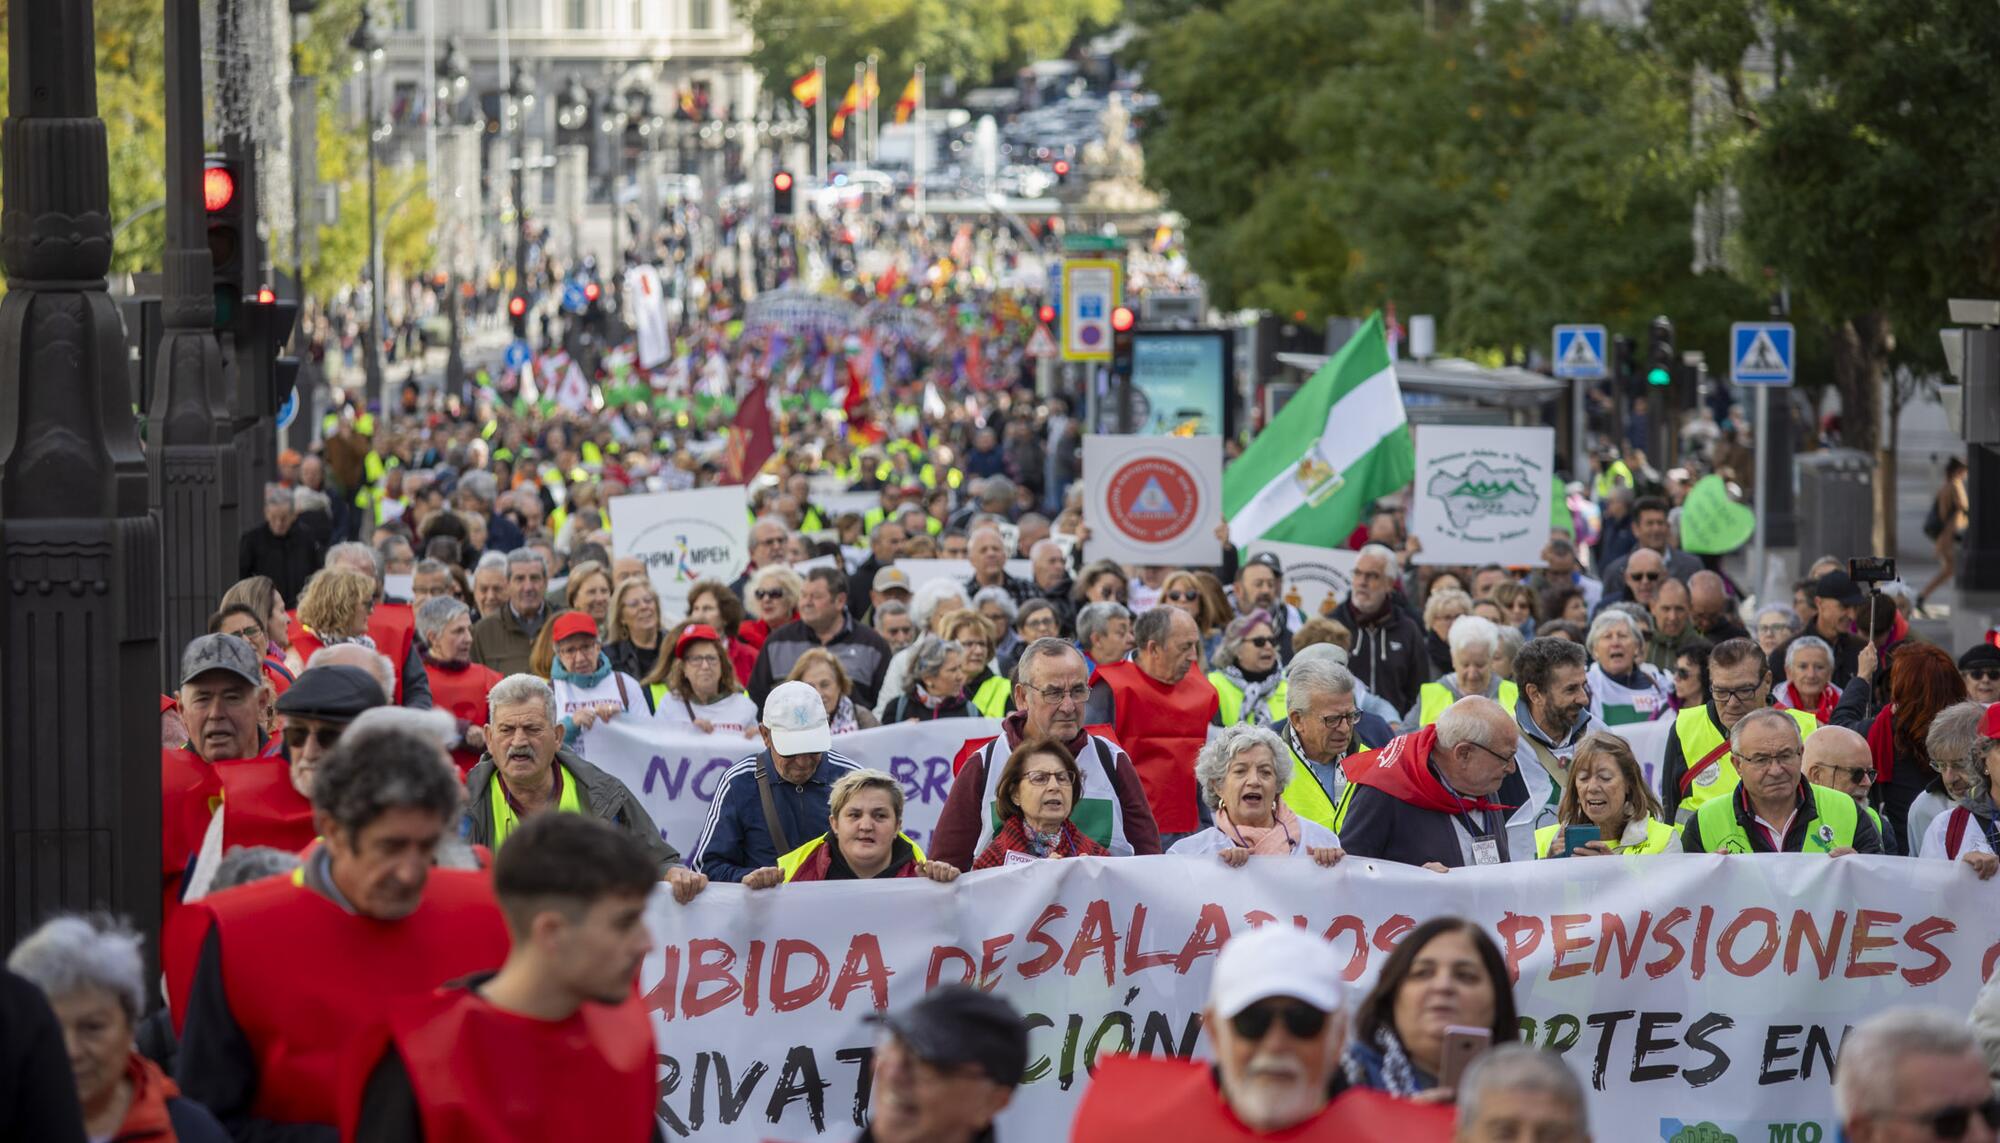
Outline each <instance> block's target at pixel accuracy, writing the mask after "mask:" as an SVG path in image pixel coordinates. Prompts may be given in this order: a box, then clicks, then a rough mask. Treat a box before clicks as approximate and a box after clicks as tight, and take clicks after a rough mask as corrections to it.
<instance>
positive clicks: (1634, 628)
mask: <svg viewBox="0 0 2000 1143" xmlns="http://www.w3.org/2000/svg"><path fill="white" fill-rule="evenodd" d="M1620 625H1623V626H1624V628H1625V630H1627V631H1630V632H1631V633H1632V638H1633V639H1635V640H1637V641H1638V644H1639V646H1640V648H1641V649H1642V650H1643V648H1644V647H1645V645H1646V633H1645V632H1644V631H1643V630H1641V629H1640V627H1639V621H1638V620H1637V619H1634V618H1632V617H1631V616H1630V615H1628V614H1626V613H1625V612H1623V611H1620V610H1619V609H1617V608H1615V607H1607V608H1605V609H1604V610H1603V611H1600V612H1598V613H1597V618H1595V619H1593V620H1591V621H1590V634H1588V635H1585V636H1584V637H1583V648H1584V650H1586V651H1588V652H1590V657H1591V658H1593V659H1595V658H1596V657H1597V640H1598V639H1599V638H1601V637H1602V636H1603V635H1604V633H1605V632H1606V631H1609V630H1611V629H1612V628H1613V627H1617V626H1620Z"/></svg>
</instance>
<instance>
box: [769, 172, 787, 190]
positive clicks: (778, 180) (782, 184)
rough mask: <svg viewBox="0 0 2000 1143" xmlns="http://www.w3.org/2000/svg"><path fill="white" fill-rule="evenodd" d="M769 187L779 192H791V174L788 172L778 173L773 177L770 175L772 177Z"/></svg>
mask: <svg viewBox="0 0 2000 1143" xmlns="http://www.w3.org/2000/svg"><path fill="white" fill-rule="evenodd" d="M771 185H772V186H773V187H776V188H777V189H778V190H781V191H788V190H791V189H792V172H790V171H779V172H778V173H777V174H775V175H772V176H771Z"/></svg>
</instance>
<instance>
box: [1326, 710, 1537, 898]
mask: <svg viewBox="0 0 2000 1143" xmlns="http://www.w3.org/2000/svg"><path fill="white" fill-rule="evenodd" d="M1520 737H1521V730H1520V727H1519V726H1517V725H1516V724H1515V722H1514V716H1513V715H1512V714H1509V713H1508V712H1507V711H1506V710H1505V709H1504V708H1502V707H1501V705H1500V704H1499V703H1497V702H1494V701H1493V700H1492V699H1490V698H1484V697H1482V696H1479V695H1470V696H1467V697H1465V698H1462V699H1459V700H1458V701H1457V702H1455V703H1453V704H1452V705H1451V706H1450V707H1449V708H1448V709H1446V710H1445V712H1444V713H1443V714H1441V715H1439V716H1438V720H1437V721H1436V722H1434V723H1432V724H1430V725H1429V726H1426V727H1424V728H1423V729H1422V730H1418V731H1415V732H1413V733H1410V734H1405V735H1403V736H1402V737H1400V738H1397V739H1394V740H1393V741H1391V742H1390V743H1389V745H1387V746H1385V747H1383V748H1382V749H1380V750H1371V751H1369V752H1368V753H1366V754H1361V755H1357V756H1355V757H1353V758H1350V759H1349V760H1348V761H1347V766H1346V771H1347V793H1346V794H1345V795H1344V796H1343V797H1342V798H1341V802H1340V809H1339V813H1338V815H1337V818H1336V827H1337V828H1336V830H1335V832H1337V833H1338V834H1340V841H1341V846H1342V848H1344V849H1346V850H1347V852H1348V854H1349V855H1350V856H1355V857H1374V858H1379V859H1381V860H1384V861H1395V862H1400V863H1402V864H1404V865H1420V866H1422V867H1424V868H1425V869H1430V870H1434V871H1436V872H1439V873H1442V872H1444V871H1446V870H1449V869H1460V868H1463V867H1465V866H1469V865H1499V864H1502V863H1504V862H1507V861H1512V860H1515V859H1516V857H1517V856H1518V858H1519V859H1520V860H1522V861H1532V860H1534V850H1533V849H1527V850H1521V851H1518V854H1517V851H1515V850H1514V848H1513V846H1512V845H1511V843H1510V841H1509V838H1508V829H1507V815H1508V814H1509V813H1510V812H1512V810H1513V809H1514V808H1515V807H1518V806H1521V805H1523V804H1525V803H1526V802H1527V792H1528V791H1527V786H1526V785H1525V784H1524V783H1523V781H1522V779H1521V776H1520V774H1519V773H1518V772H1517V771H1518V770H1519V767H1517V766H1516V765H1515V764H1514V755H1515V752H1516V751H1517V750H1518V749H1519V748H1520Z"/></svg>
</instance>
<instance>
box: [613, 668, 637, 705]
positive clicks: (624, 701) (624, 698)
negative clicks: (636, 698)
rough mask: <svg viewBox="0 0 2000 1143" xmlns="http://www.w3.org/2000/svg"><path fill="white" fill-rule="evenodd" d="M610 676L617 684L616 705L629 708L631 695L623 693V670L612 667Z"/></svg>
mask: <svg viewBox="0 0 2000 1143" xmlns="http://www.w3.org/2000/svg"><path fill="white" fill-rule="evenodd" d="M611 678H612V680H613V681H614V682H616V683H617V684H618V705H619V706H622V707H624V708H625V709H626V710H631V709H632V696H630V695H628V694H626V693H625V672H623V671H620V670H617V669H615V668H614V669H613V670H612V672H611Z"/></svg>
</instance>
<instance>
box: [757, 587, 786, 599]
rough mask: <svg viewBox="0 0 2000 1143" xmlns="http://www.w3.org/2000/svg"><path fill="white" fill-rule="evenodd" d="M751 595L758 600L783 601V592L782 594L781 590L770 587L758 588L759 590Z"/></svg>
mask: <svg viewBox="0 0 2000 1143" xmlns="http://www.w3.org/2000/svg"><path fill="white" fill-rule="evenodd" d="M751 594H753V595H755V596H756V597H757V598H758V599H783V598H785V593H784V592H783V591H782V590H781V589H778V588H771V587H760V588H758V589H757V590H756V591H754V592H752V593H751Z"/></svg>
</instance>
